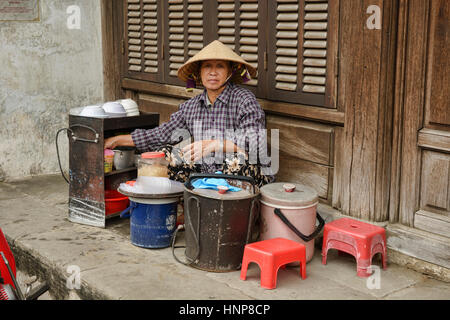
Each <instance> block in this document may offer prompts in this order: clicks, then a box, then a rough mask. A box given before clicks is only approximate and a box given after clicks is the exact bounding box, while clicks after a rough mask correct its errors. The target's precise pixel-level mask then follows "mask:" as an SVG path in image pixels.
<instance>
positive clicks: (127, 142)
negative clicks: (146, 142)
mask: <svg viewBox="0 0 450 320" xmlns="http://www.w3.org/2000/svg"><path fill="white" fill-rule="evenodd" d="M125 146H126V147H134V146H135V144H134V142H133V138H131V134H125V135H120V136H114V137H110V138H106V139H105V143H104V149H114V148H116V147H125Z"/></svg>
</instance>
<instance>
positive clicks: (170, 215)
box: [120, 197, 179, 249]
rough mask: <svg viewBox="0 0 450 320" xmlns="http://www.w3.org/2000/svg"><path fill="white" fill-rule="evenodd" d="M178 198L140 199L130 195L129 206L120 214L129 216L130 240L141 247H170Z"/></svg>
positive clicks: (123, 216) (124, 216)
mask: <svg viewBox="0 0 450 320" xmlns="http://www.w3.org/2000/svg"><path fill="white" fill-rule="evenodd" d="M178 202H179V198H178V197H176V198H167V199H142V198H132V197H130V206H129V207H128V208H127V209H126V210H124V211H123V212H122V213H121V214H120V216H121V217H122V218H126V217H129V216H131V218H130V240H131V243H132V244H133V245H135V246H138V247H142V248H151V249H156V248H166V247H170V243H171V242H172V236H173V232H174V231H175V224H176V221H177V205H178Z"/></svg>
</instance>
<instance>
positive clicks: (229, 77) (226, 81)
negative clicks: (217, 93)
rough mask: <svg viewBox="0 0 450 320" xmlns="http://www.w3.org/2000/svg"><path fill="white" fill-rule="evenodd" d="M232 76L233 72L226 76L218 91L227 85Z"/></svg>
mask: <svg viewBox="0 0 450 320" xmlns="http://www.w3.org/2000/svg"><path fill="white" fill-rule="evenodd" d="M232 76H233V72H232V73H231V74H230V75H229V76H228V78H227V79H226V80H225V82H224V83H223V84H222V85H221V86H220V87H219V89H220V88H222V87H224V86H225V85H226V84H227V83H228V81H229V80H230V79H231V77H232Z"/></svg>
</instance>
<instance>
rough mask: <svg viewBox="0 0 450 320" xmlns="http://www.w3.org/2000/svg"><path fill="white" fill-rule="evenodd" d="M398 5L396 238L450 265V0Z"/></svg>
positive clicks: (406, 247) (393, 204)
mask: <svg viewBox="0 0 450 320" xmlns="http://www.w3.org/2000/svg"><path fill="white" fill-rule="evenodd" d="M400 5H401V8H400V15H399V16H400V25H399V46H398V48H399V49H398V67H397V74H398V77H397V94H396V102H395V111H394V113H395V115H394V148H393V149H394V152H393V171H392V183H391V202H390V220H391V222H399V223H400V224H401V225H403V226H406V227H409V228H410V229H404V230H407V232H406V233H404V234H403V236H400V234H401V233H402V232H403V231H398V230H397V231H398V233H396V232H394V233H395V235H396V237H395V241H394V240H393V241H392V242H391V245H394V247H396V248H399V249H402V250H407V251H408V250H409V252H407V253H408V254H409V255H413V256H416V257H418V258H420V259H422V260H426V261H429V262H432V263H435V264H438V265H441V266H445V267H446V268H450V94H449V90H448V88H449V86H450V75H449V74H450V67H449V64H448V61H449V50H450V47H449V43H450V27H449V21H450V2H449V1H447V0H430V1H423V0H412V1H401V2H400ZM402 230H403V229H402ZM402 247H403V248H402Z"/></svg>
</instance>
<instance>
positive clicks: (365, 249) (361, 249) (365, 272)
mask: <svg viewBox="0 0 450 320" xmlns="http://www.w3.org/2000/svg"><path fill="white" fill-rule="evenodd" d="M330 249H337V250H340V251H344V252H346V253H349V254H351V255H352V256H354V257H355V258H356V264H357V275H358V276H359V277H368V276H370V275H371V273H370V272H369V269H370V265H371V264H372V258H373V256H374V255H375V254H377V253H381V257H382V261H383V269H386V268H387V264H386V231H385V230H384V229H383V228H381V227H378V226H375V225H373V224H370V223H366V222H362V221H358V220H354V219H350V218H341V219H338V220H335V221H332V222H330V223H327V224H326V225H325V227H324V231H323V244H322V264H326V263H327V253H328V250H330Z"/></svg>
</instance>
